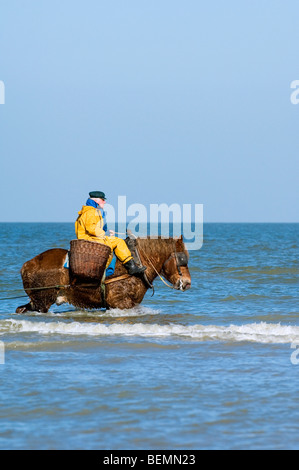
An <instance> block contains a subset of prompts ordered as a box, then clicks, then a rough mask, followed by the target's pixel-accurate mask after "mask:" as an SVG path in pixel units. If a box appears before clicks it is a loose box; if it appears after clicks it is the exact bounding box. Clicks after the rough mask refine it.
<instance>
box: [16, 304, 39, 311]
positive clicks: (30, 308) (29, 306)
mask: <svg viewBox="0 0 299 470" xmlns="http://www.w3.org/2000/svg"><path fill="white" fill-rule="evenodd" d="M36 311H38V310H37V309H36V308H35V306H34V304H33V303H32V302H29V303H28V304H26V305H20V306H19V307H17V309H16V313H26V312H36Z"/></svg>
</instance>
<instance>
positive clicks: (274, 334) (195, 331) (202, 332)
mask: <svg viewBox="0 0 299 470" xmlns="http://www.w3.org/2000/svg"><path fill="white" fill-rule="evenodd" d="M20 333H21V334H26V333H36V334H38V335H53V334H55V335H62V336H63V337H65V336H76V337H78V336H87V337H89V336H92V337H101V336H104V337H109V336H110V337H115V336H121V337H132V336H135V337H152V338H170V337H176V338H186V339H192V340H195V341H225V342H240V341H249V342H254V343H272V344H286V343H292V342H297V341H298V342H299V327H298V326H288V325H281V324H280V323H265V322H261V323H250V324H245V325H230V326H217V325H199V324H196V325H181V324H168V325H160V324H157V323H156V324H145V323H134V324H127V323H114V324H111V325H105V324H102V323H101V324H99V323H96V324H95V323H80V322H78V321H73V322H69V323H67V322H62V321H56V322H39V321H30V320H14V319H6V320H2V321H0V336H1V337H2V338H3V336H5V335H8V334H9V335H11V334H20Z"/></svg>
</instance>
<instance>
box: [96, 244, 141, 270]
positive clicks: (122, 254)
mask: <svg viewBox="0 0 299 470" xmlns="http://www.w3.org/2000/svg"><path fill="white" fill-rule="evenodd" d="M94 241H95V240H94ZM96 241H97V242H98V243H103V245H107V246H110V248H111V250H112V253H111V255H110V257H109V259H108V262H107V266H108V265H109V264H110V262H111V260H112V257H113V251H114V253H115V255H116V256H117V258H118V259H119V260H120V261H121V262H122V263H123V264H124V263H126V262H127V261H130V259H132V258H133V256H132V254H131V252H130V250H129V248H128V247H127V244H126V242H125V240H122V238H118V237H104V238H98V239H97V240H96Z"/></svg>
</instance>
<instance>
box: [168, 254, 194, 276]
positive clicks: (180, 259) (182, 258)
mask: <svg viewBox="0 0 299 470" xmlns="http://www.w3.org/2000/svg"><path fill="white" fill-rule="evenodd" d="M171 258H174V259H175V262H176V266H177V270H178V273H179V275H180V276H181V277H182V275H183V274H182V271H181V267H187V266H188V261H189V258H188V255H187V253H185V252H184V251H175V252H173V253H171V255H170V257H169V258H168V259H167V260H166V261H165V263H164V264H166V263H167V262H168V261H170V260H171ZM164 264H163V267H164Z"/></svg>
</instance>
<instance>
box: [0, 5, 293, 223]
mask: <svg viewBox="0 0 299 470" xmlns="http://www.w3.org/2000/svg"><path fill="white" fill-rule="evenodd" d="M298 26H299V25H298V0H250V1H249V0H248V1H240V0H226V1H223V0H217V1H209V2H207V1H201V0H186V1H184V2H183V1H181V0H180V1H177V0H159V1H158V0H147V1H145V0H114V1H102V0H84V1H81V0H80V1H78V0H63V1H61V0H26V1H24V0H9V1H3V0H1V3H0V80H1V81H3V83H4V84H5V104H4V105H0V155H1V188H0V198H1V215H0V221H37V222H39V221H66V222H68V221H74V220H75V218H76V216H77V211H78V210H79V209H80V208H81V206H82V204H83V203H85V201H86V198H87V195H88V192H89V191H91V190H102V191H104V192H106V194H107V196H108V197H109V202H110V203H111V204H114V205H115V204H116V202H117V196H118V195H126V196H127V200H128V204H132V203H140V204H149V203H167V204H172V203H179V204H183V203H185V204H188V203H189V204H196V203H197V204H204V220H205V221H206V222H213V221H216V222H217V221H220V222H231V221H232V222H279V221H281V222H288V221H290V222H298V221H299V216H298V212H299V211H298V203H299V197H298V186H299V185H298V175H299V164H298V155H299V153H298V150H299V132H298V126H299V104H298V105H294V104H292V103H291V100H290V96H291V93H292V90H291V88H290V84H291V82H292V81H294V80H299V27H298Z"/></svg>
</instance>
